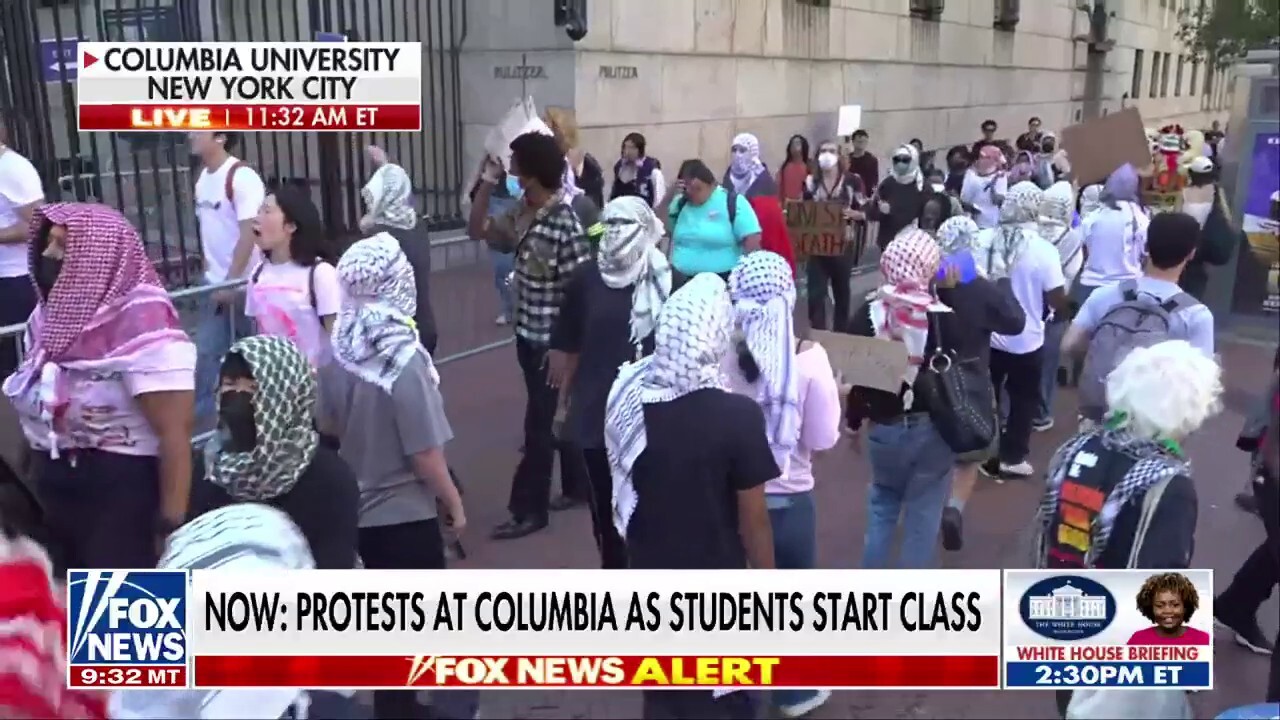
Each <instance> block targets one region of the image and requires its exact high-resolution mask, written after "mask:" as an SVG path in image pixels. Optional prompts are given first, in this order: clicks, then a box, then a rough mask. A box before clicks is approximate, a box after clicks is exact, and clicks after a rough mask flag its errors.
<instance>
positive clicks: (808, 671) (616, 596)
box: [68, 569, 1001, 692]
mask: <svg viewBox="0 0 1280 720" xmlns="http://www.w3.org/2000/svg"><path fill="white" fill-rule="evenodd" d="M69 580H70V588H69V597H68V627H69V629H70V630H69V636H70V641H69V643H68V653H69V658H68V682H69V684H70V685H71V686H73V687H92V688H128V687H135V688H148V687H151V688H154V687H200V688H251V687H259V688H262V687H306V688H317V689H319V688H335V689H403V688H406V687H422V688H431V687H494V688H516V687H519V688H568V689H572V688H631V689H635V688H697V687H701V688H709V689H716V690H718V691H720V692H733V691H735V690H740V689H744V688H756V689H758V688H764V687H772V688H788V687H790V688H805V687H823V688H845V689H850V688H863V689H895V688H897V689H921V690H922V689H993V688H998V687H999V686H1000V582H1001V575H1000V571H998V570H942V571H931V572H928V573H920V572H908V571H867V570H853V571H847V570H813V571H781V570H780V571H774V572H765V571H754V570H744V571H717V572H700V571H699V572H685V571H647V570H628V571H625V572H600V571H599V570H555V571H547V570H466V571H459V570H449V571H414V572H407V571H406V572H397V571H382V570H353V571H334V570H327V571H285V572H276V573H259V572H248V573H246V572H240V571H236V570H232V569H221V570H195V571H191V572H190V573H187V572H184V571H158V570H157V571H125V570H117V571H111V570H98V571H80V570H73V571H71V573H70V578H69Z"/></svg>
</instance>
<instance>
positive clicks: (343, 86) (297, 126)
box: [76, 42, 422, 132]
mask: <svg viewBox="0 0 1280 720" xmlns="http://www.w3.org/2000/svg"><path fill="white" fill-rule="evenodd" d="M77 51H78V52H79V54H80V71H79V74H78V76H77V84H76V93H77V97H76V99H77V104H78V115H79V121H80V130H81V131H84V132H93V131H111V132H149V131H168V132H173V131H182V132H189V131H199V130H207V131H215V130H228V131H258V132H291V131H302V132H325V131H334V132H343V131H347V132H349V131H410V132H411V131H418V130H421V129H422V50H421V44H420V43H346V42H327V43H145V42H144V43H97V42H86V43H81V44H80V45H79V46H78V47H77Z"/></svg>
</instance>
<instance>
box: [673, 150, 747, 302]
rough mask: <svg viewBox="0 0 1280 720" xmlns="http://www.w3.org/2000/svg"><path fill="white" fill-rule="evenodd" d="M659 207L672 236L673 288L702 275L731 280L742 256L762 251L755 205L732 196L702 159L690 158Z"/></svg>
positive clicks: (742, 198)
mask: <svg viewBox="0 0 1280 720" xmlns="http://www.w3.org/2000/svg"><path fill="white" fill-rule="evenodd" d="M676 177H677V179H676V182H675V183H674V185H673V186H672V189H671V190H670V191H669V192H668V193H667V196H666V198H664V199H663V202H662V203H661V205H660V208H659V214H663V213H665V215H666V221H667V232H668V233H669V234H670V235H671V265H672V268H673V269H674V270H675V276H674V277H673V280H672V286H673V287H672V289H673V290H674V289H675V288H677V287H679V286H680V285H682V284H683V283H684V282H685V281H686V280H688V279H689V278H691V277H693V276H694V275H697V274H698V273H704V272H711V273H716V274H718V275H720V276H722V277H726V278H727V277H728V275H729V272H730V271H731V270H733V268H734V266H735V265H737V264H738V258H740V257H742V255H743V254H744V253H749V252H752V251H754V250H759V249H760V221H759V220H758V219H757V218H756V213H755V210H753V209H752V208H751V203H750V202H748V201H747V199H746V198H745V197H743V196H742V195H737V194H735V195H734V203H735V208H734V211H733V212H732V213H730V212H729V198H730V194H729V192H728V191H727V190H725V189H724V188H723V187H721V186H720V183H718V182H717V181H716V176H715V174H714V173H712V172H711V168H709V167H707V166H706V164H705V163H703V162H702V161H701V160H686V161H685V162H684V164H683V165H681V166H680V172H679V174H678V175H677V176H676Z"/></svg>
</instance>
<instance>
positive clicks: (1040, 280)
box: [982, 182, 1067, 478]
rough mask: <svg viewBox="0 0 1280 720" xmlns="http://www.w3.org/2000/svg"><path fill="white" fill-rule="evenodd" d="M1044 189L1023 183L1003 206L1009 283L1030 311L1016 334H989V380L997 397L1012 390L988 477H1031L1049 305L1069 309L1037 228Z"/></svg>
mask: <svg viewBox="0 0 1280 720" xmlns="http://www.w3.org/2000/svg"><path fill="white" fill-rule="evenodd" d="M1043 199H1044V192H1043V191H1041V190H1040V188H1038V187H1036V185H1035V184H1034V183H1029V182H1022V183H1018V184H1017V185H1015V186H1014V187H1013V188H1012V189H1010V191H1009V196H1008V198H1006V199H1005V202H1004V204H1003V205H1002V206H1001V208H1000V219H1001V226H1000V228H998V229H997V230H996V231H995V232H999V233H1003V234H1004V235H1005V237H1004V238H1003V242H1002V246H1003V247H1004V248H1007V257H1010V258H1013V264H1012V266H1011V267H1010V268H1009V283H1010V285H1011V287H1012V289H1013V295H1014V297H1016V298H1017V299H1018V304H1019V305H1021V306H1022V309H1023V311H1025V312H1026V315H1027V324H1026V326H1025V327H1023V329H1022V332H1021V333H1018V334H1017V335H992V336H991V382H992V384H993V385H994V386H995V389H996V400H997V401H999V400H1000V396H1001V394H1002V393H1008V396H1009V397H1008V408H1009V415H1008V419H1007V421H1006V422H1005V423H1004V426H1003V427H1002V428H1001V435H1000V452H999V455H998V456H997V457H994V458H992V459H991V460H989V461H987V462H986V463H985V464H983V466H982V471H983V473H985V474H986V475H989V476H991V477H996V478H999V477H1001V476H1004V475H1012V476H1015V477H1030V476H1031V475H1032V474H1033V472H1034V470H1033V469H1032V467H1031V463H1029V462H1027V456H1028V455H1029V453H1030V445H1031V424H1032V422H1033V421H1034V420H1035V418H1036V415H1037V414H1038V412H1039V409H1040V369H1041V362H1042V360H1043V355H1044V340H1045V316H1046V312H1045V311H1046V306H1047V307H1048V308H1049V309H1052V310H1053V311H1054V312H1062V311H1064V310H1065V309H1066V307H1067V291H1066V280H1065V279H1064V278H1063V275H1062V260H1061V258H1060V257H1059V255H1058V250H1057V248H1055V247H1054V246H1053V243H1051V242H1049V241H1048V240H1045V239H1044V237H1042V236H1041V235H1040V231H1039V229H1038V227H1037V220H1038V216H1039V210H1040V205H1041V203H1042V202H1043Z"/></svg>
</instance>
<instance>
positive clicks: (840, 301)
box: [805, 253, 853, 332]
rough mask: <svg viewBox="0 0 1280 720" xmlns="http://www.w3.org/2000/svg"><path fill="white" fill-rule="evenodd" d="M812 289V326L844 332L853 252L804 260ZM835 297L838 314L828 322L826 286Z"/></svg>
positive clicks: (810, 289)
mask: <svg viewBox="0 0 1280 720" xmlns="http://www.w3.org/2000/svg"><path fill="white" fill-rule="evenodd" d="M805 265H806V268H807V269H806V270H805V274H806V276H807V277H806V282H807V284H808V290H809V327H811V328H813V329H814V330H828V329H830V330H835V331H836V332H844V330H845V327H846V326H847V325H848V324H849V275H850V274H851V273H852V272H853V255H850V254H848V253H846V254H844V255H836V256H832V257H810V258H808V260H806V262H805ZM828 287H830V288H831V297H832V299H833V300H834V301H835V313H834V315H835V317H833V318H832V322H831V326H830V327H828V326H827V288H828Z"/></svg>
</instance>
